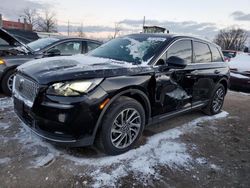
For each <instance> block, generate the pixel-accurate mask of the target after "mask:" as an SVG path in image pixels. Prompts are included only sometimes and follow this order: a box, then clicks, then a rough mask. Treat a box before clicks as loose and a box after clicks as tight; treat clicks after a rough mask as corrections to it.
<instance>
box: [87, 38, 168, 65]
mask: <svg viewBox="0 0 250 188" xmlns="http://www.w3.org/2000/svg"><path fill="white" fill-rule="evenodd" d="M165 40H166V38H164V37H145V36H143V35H142V36H136V37H133V36H132V37H130V36H129V37H123V38H117V39H113V40H111V41H109V42H107V43H106V44H104V45H102V46H100V47H99V48H96V49H95V50H93V51H92V52H90V53H89V55H90V56H95V57H103V58H109V59H115V60H118V61H126V62H132V63H134V64H140V63H144V62H146V63H148V62H149V61H150V59H151V58H152V57H153V56H154V55H155V53H156V51H157V50H158V48H160V46H161V45H162V44H163V42H164V41H165Z"/></svg>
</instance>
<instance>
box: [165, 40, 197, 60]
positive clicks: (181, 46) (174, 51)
mask: <svg viewBox="0 0 250 188" xmlns="http://www.w3.org/2000/svg"><path fill="white" fill-rule="evenodd" d="M171 56H177V57H179V58H182V59H184V60H186V61H187V62H188V63H191V61H192V45H191V40H181V41H177V42H175V43H174V44H173V45H172V46H171V47H170V48H169V49H168V51H167V52H166V54H165V58H166V59H165V60H167V59H168V58H170V57H171Z"/></svg>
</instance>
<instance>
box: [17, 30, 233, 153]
mask: <svg viewBox="0 0 250 188" xmlns="http://www.w3.org/2000/svg"><path fill="white" fill-rule="evenodd" d="M228 79H229V68H228V65H227V64H226V63H224V61H223V58H222V53H221V50H220V48H219V47H218V46H217V45H215V44H212V43H210V42H208V41H204V40H201V39H198V38H193V37H187V36H175V35H165V34H133V35H128V36H125V37H120V38H116V39H113V40H111V41H109V42H108V43H106V44H104V45H102V46H100V47H99V48H97V49H95V50H93V51H92V52H90V53H89V54H88V55H86V56H85V55H77V56H73V57H53V58H44V59H39V60H35V61H31V62H30V63H26V64H24V65H21V66H20V67H19V68H18V72H17V74H16V76H15V79H14V89H13V97H14V106H15V111H16V113H17V115H18V116H19V117H20V118H21V119H22V120H23V122H24V123H25V124H26V125H28V126H29V127H30V128H31V130H33V131H34V133H36V134H37V135H39V136H41V137H43V138H45V139H47V140H49V141H52V142H55V143H61V144H63V145H69V146H72V147H75V146H86V145H92V144H93V143H94V142H95V143H97V145H98V146H100V148H102V149H103V151H104V152H106V153H107V154H110V155H117V154H121V153H124V152H126V151H128V150H129V149H131V148H132V147H133V146H134V144H135V143H136V141H137V140H138V138H139V137H140V136H141V134H142V131H143V129H144V126H145V125H149V124H153V123H156V122H159V121H162V120H166V119H168V118H170V117H173V116H176V115H178V114H182V113H184V112H188V111H191V110H195V109H201V110H203V111H204V112H206V113H207V114H209V115H213V114H217V113H219V112H220V110H221V108H222V105H223V101H224V97H225V94H226V92H227V87H228Z"/></svg>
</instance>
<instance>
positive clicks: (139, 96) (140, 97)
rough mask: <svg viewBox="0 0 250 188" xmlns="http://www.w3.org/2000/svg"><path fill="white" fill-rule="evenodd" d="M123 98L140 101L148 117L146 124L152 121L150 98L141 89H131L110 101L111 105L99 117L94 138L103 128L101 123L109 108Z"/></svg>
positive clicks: (118, 94)
mask: <svg viewBox="0 0 250 188" xmlns="http://www.w3.org/2000/svg"><path fill="white" fill-rule="evenodd" d="M121 96H127V97H130V98H133V99H135V100H136V101H138V102H139V103H140V104H141V105H142V106H143V108H144V110H145V116H146V119H145V124H147V123H148V122H149V121H150V117H151V104H150V101H149V98H148V96H147V95H146V94H145V93H144V92H143V91H141V90H140V89H135V88H129V89H126V90H123V91H121V92H119V93H117V94H116V95H115V96H113V97H112V98H111V99H110V101H109V103H108V104H107V105H106V106H105V107H104V109H103V110H102V112H101V114H100V116H99V117H98V120H97V123H96V125H95V128H94V131H93V136H94V137H96V134H97V132H98V130H99V128H100V126H101V122H102V120H103V117H104V115H105V113H106V111H107V110H108V108H109V106H110V105H111V104H112V103H113V102H114V101H115V100H116V99H118V98H119V97H121Z"/></svg>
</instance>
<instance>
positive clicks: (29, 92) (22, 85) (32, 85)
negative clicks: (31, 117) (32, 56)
mask: <svg viewBox="0 0 250 188" xmlns="http://www.w3.org/2000/svg"><path fill="white" fill-rule="evenodd" d="M38 89H39V85H38V84H37V83H36V82H34V81H32V80H30V79H28V78H26V77H24V76H22V75H19V74H17V75H16V76H15V78H14V82H13V95H14V96H15V97H16V98H18V99H20V100H22V101H23V102H24V103H25V104H26V105H27V106H29V107H32V106H33V103H34V101H35V98H36V96H37V93H38Z"/></svg>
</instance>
